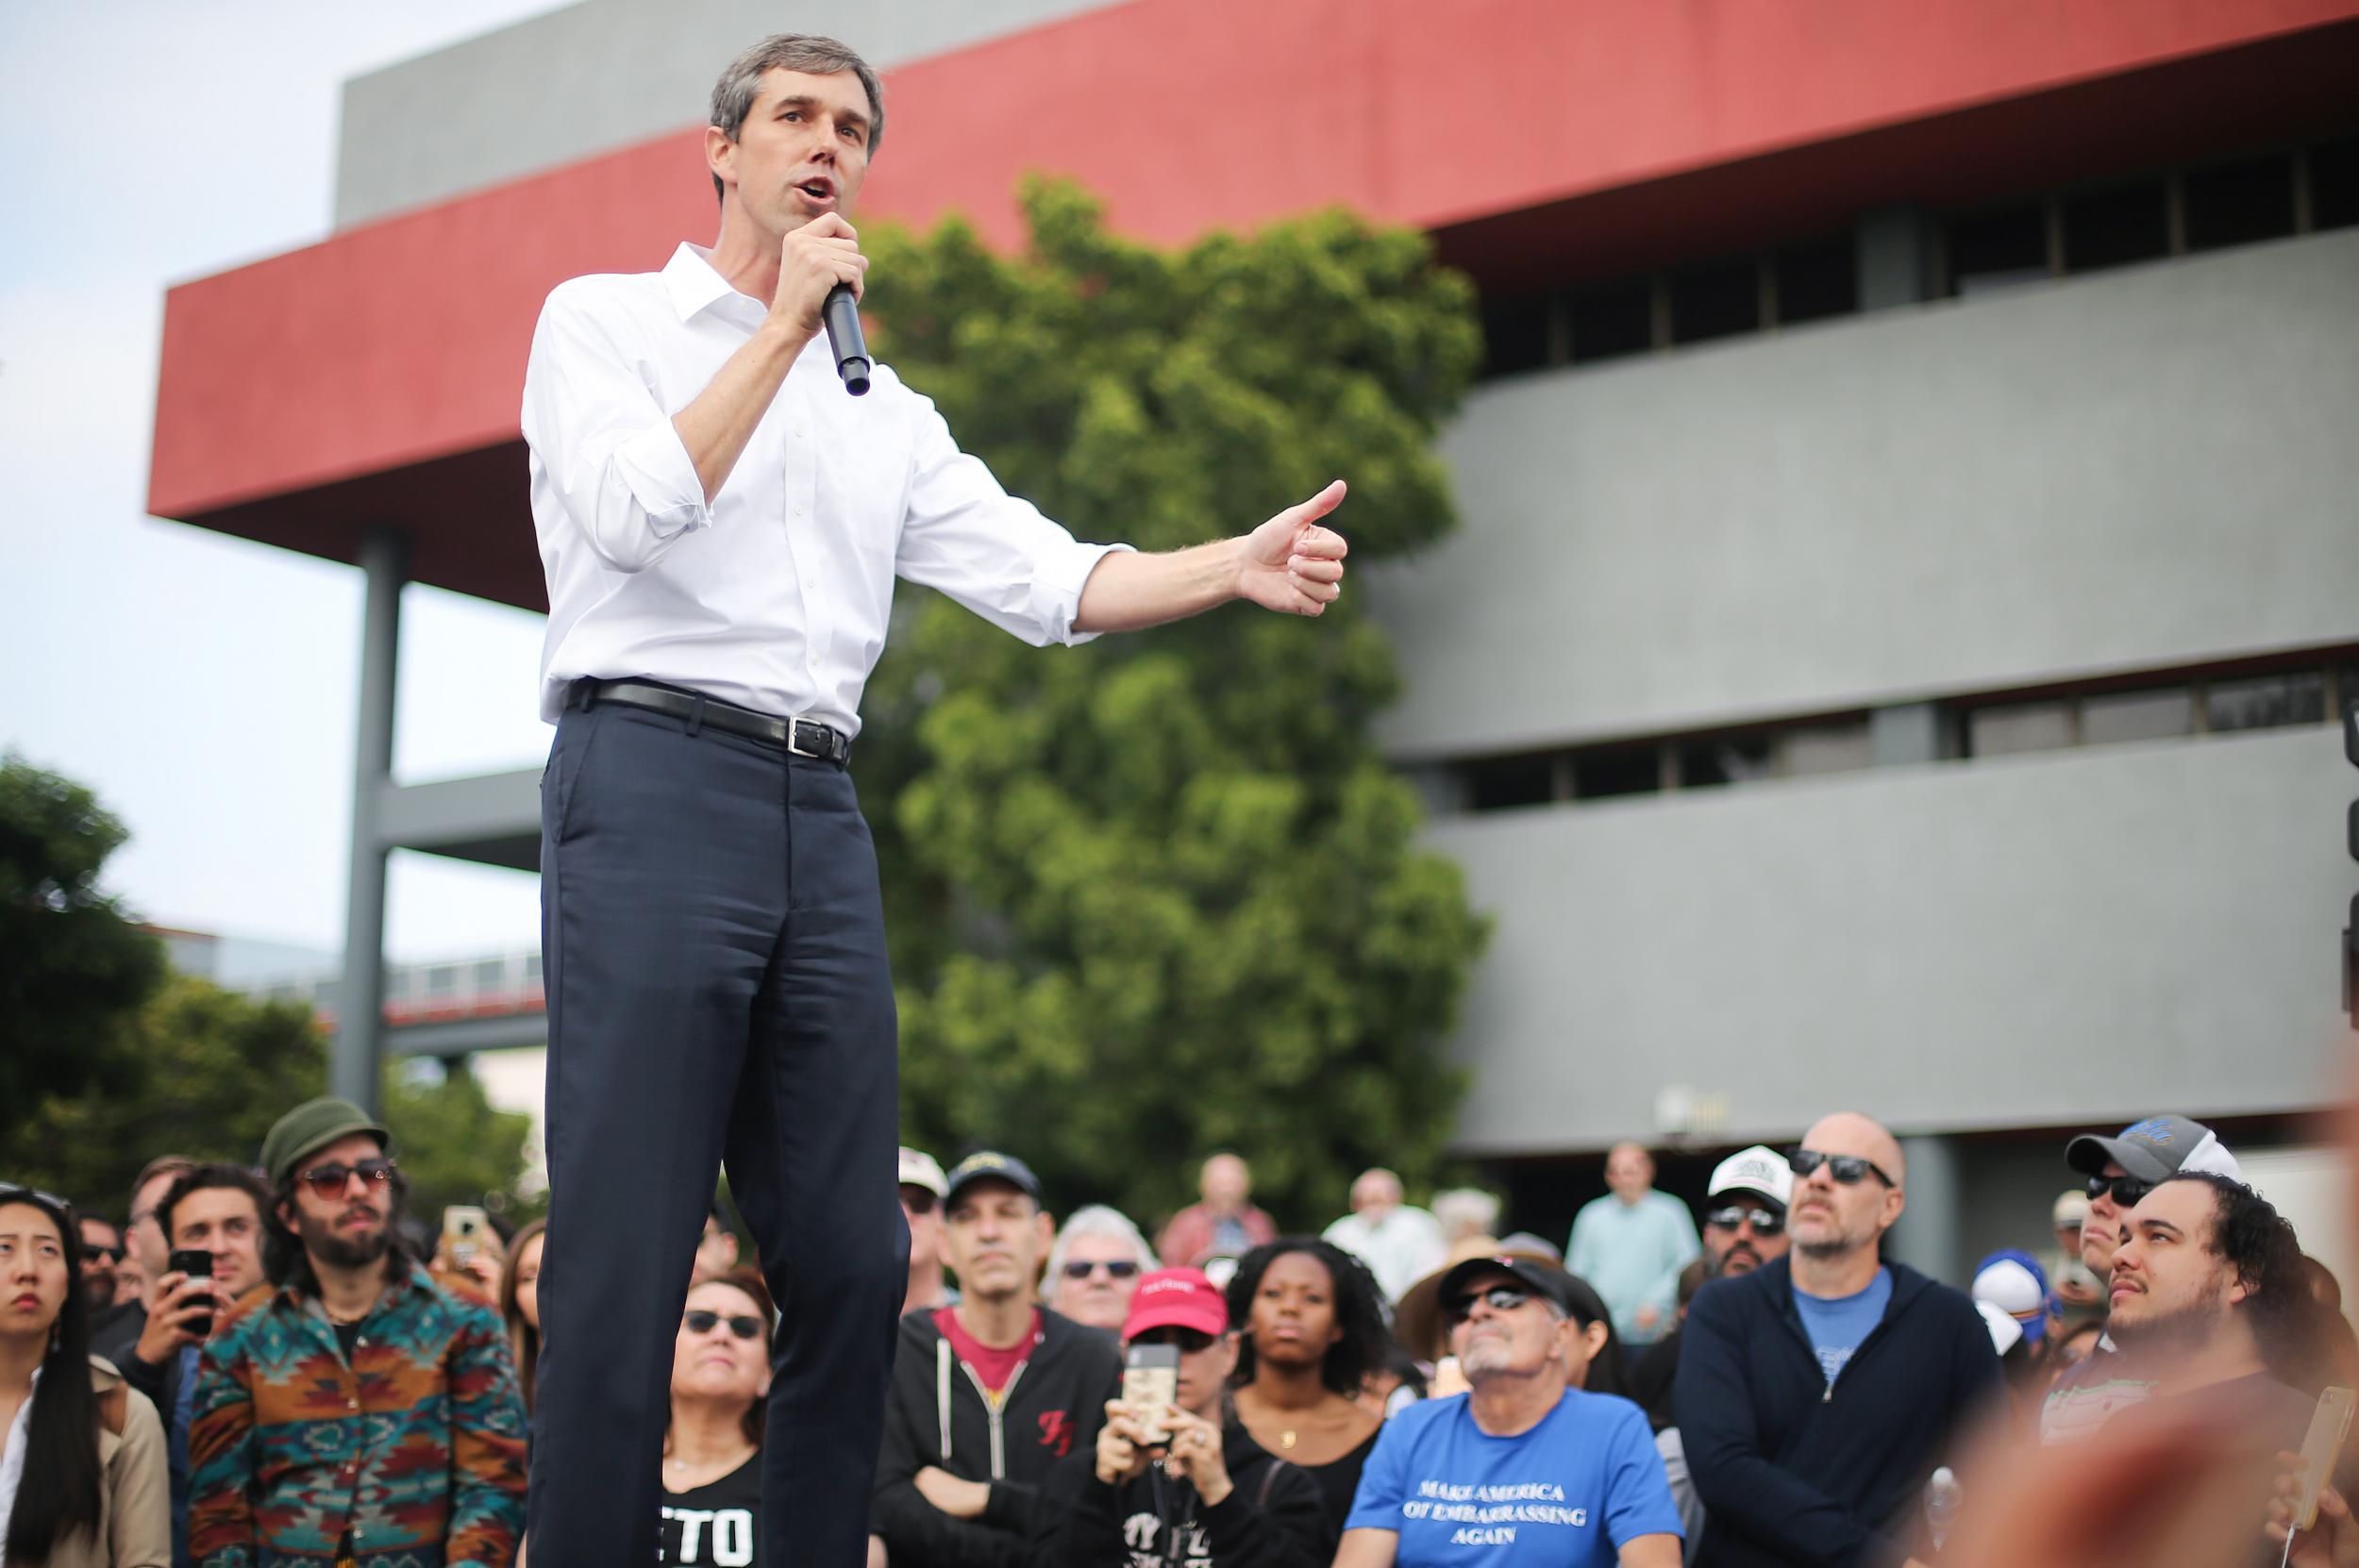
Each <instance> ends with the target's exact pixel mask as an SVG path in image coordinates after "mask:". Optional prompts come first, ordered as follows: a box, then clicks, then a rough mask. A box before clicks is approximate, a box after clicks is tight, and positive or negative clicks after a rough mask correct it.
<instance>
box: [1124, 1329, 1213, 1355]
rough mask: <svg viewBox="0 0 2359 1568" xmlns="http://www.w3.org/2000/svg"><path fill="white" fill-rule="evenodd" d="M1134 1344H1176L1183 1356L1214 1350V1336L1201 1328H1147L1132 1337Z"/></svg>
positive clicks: (1131, 1341)
mask: <svg viewBox="0 0 2359 1568" xmlns="http://www.w3.org/2000/svg"><path fill="white" fill-rule="evenodd" d="M1130 1343H1132V1344H1176V1345H1178V1346H1179V1347H1180V1354H1181V1355H1182V1356H1193V1355H1195V1354H1196V1353H1197V1352H1198V1351H1202V1350H1210V1349H1212V1348H1213V1336H1212V1335H1210V1334H1207V1333H1206V1332H1204V1330H1202V1329H1201V1328H1180V1327H1177V1326H1174V1327H1169V1328H1146V1329H1142V1330H1140V1331H1139V1332H1138V1333H1136V1334H1133V1335H1131V1336H1130Z"/></svg>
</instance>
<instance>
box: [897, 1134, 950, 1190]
mask: <svg viewBox="0 0 2359 1568" xmlns="http://www.w3.org/2000/svg"><path fill="white" fill-rule="evenodd" d="M900 1184H901V1185H902V1186H904V1187H923V1188H924V1189H926V1191H928V1192H929V1193H932V1194H933V1195H934V1196H936V1197H940V1196H942V1194H943V1193H945V1191H947V1190H948V1188H949V1186H950V1183H949V1181H948V1180H947V1179H946V1178H945V1176H943V1174H942V1163H941V1161H939V1160H937V1159H934V1157H933V1156H932V1155H929V1154H928V1153H927V1152H926V1151H925V1150H924V1149H912V1148H911V1147H910V1146H909V1145H908V1144H907V1143H904V1144H902V1145H901V1182H900Z"/></svg>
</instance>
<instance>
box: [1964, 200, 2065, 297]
mask: <svg viewBox="0 0 2359 1568" xmlns="http://www.w3.org/2000/svg"><path fill="white" fill-rule="evenodd" d="M1944 238H1945V239H1946V241H1947V242H1948V251H1949V289H1950V292H1952V293H1956V294H1960V295H1965V294H1975V293H1981V292H1983V291H1985V290H1989V289H2000V288H2007V287H2010V286H2012V285H2015V284H2017V283H2028V282H2032V281H2033V280H2034V279H2037V278H2044V277H2046V276H2047V275H2048V209H2047V206H2046V204H2044V203H2041V202H2026V203H2023V204H2022V205H2020V206H2016V207H2008V208H2000V209H1997V210H1995V211H1990V212H1977V213H1971V214H1968V215H1967V216H1965V217H1961V218H1956V219H1953V220H1951V222H1950V224H1949V230H1948V232H1947V234H1946V235H1945V236H1944Z"/></svg>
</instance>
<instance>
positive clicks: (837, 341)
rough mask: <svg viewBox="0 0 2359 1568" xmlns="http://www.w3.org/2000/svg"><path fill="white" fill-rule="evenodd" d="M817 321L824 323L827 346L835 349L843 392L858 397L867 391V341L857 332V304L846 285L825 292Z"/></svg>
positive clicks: (837, 372)
mask: <svg viewBox="0 0 2359 1568" xmlns="http://www.w3.org/2000/svg"><path fill="white" fill-rule="evenodd" d="M819 319H820V320H821V321H823V322H825V323H826V324H827V326H828V347H829V348H831V349H833V350H835V373H836V374H837V375H841V376H842V377H844V390H845V392H850V393H851V394H852V395H853V396H854V397H859V396H861V395H862V393H864V392H867V391H868V372H869V368H870V361H869V359H868V339H867V337H866V336H865V335H864V334H862V331H861V329H860V301H859V300H857V299H855V298H853V297H852V286H851V285H850V284H848V283H839V284H837V285H836V286H835V287H834V288H832V289H829V290H828V297H827V299H826V300H825V301H824V302H823V303H822V304H821V305H820V307H819Z"/></svg>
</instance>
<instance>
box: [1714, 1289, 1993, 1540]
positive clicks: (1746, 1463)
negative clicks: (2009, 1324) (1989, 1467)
mask: <svg viewBox="0 0 2359 1568" xmlns="http://www.w3.org/2000/svg"><path fill="white" fill-rule="evenodd" d="M1885 1267H1887V1268H1889V1269H1890V1270H1891V1271H1892V1300H1891V1301H1890V1302H1889V1303H1887V1304H1886V1306H1885V1308H1884V1315H1883V1318H1882V1321H1881V1322H1879V1323H1878V1324H1877V1325H1876V1326H1875V1327H1874V1328H1873V1329H1872V1330H1870V1331H1869V1333H1868V1335H1867V1337H1866V1338H1865V1340H1862V1341H1861V1342H1860V1344H1859V1348H1858V1349H1857V1350H1855V1351H1854V1352H1853V1353H1852V1355H1851V1359H1850V1360H1849V1363H1847V1364H1846V1365H1845V1366H1844V1368H1843V1373H1842V1376H1839V1377H1837V1378H1836V1379H1835V1381H1834V1384H1833V1386H1832V1387H1830V1386H1829V1385H1828V1383H1827V1377H1826V1374H1825V1372H1824V1371H1822V1370H1821V1369H1820V1366H1819V1363H1818V1353H1817V1352H1816V1351H1815V1350H1814V1349H1812V1348H1811V1343H1810V1335H1809V1333H1808V1331H1807V1330H1805V1329H1804V1328H1803V1326H1802V1315H1801V1313H1800V1311H1799V1310H1798V1309H1796V1307H1795V1305H1794V1272H1793V1265H1792V1260H1791V1259H1785V1258H1781V1259H1778V1260H1777V1261H1776V1262H1774V1263H1770V1264H1767V1265H1765V1266H1764V1267H1762V1268H1758V1269H1755V1270H1754V1271H1753V1272H1752V1273H1750V1274H1747V1275H1740V1276H1737V1277H1735V1278H1733V1279H1715V1280H1713V1281H1712V1282H1711V1283H1710V1284H1707V1285H1706V1286H1704V1288H1703V1289H1702V1290H1700V1291H1698V1292H1697V1293H1696V1299H1695V1301H1694V1303H1693V1304H1691V1305H1690V1306H1689V1307H1688V1309H1687V1322H1686V1325H1685V1326H1684V1327H1683V1328H1682V1329H1681V1334H1680V1357H1679V1374H1678V1377H1677V1381H1676V1384H1675V1389H1676V1402H1677V1404H1678V1408H1679V1426H1680V1435H1681V1442H1682V1443H1683V1444H1684V1446H1685V1448H1686V1451H1687V1468H1688V1471H1689V1473H1690V1474H1691V1475H1692V1476H1694V1478H1695V1482H1696V1491H1697V1493H1698V1494H1699V1495H1700V1496H1701V1497H1702V1498H1703V1503H1704V1508H1705V1510H1707V1512H1708V1514H1709V1523H1708V1524H1706V1526H1704V1538H1703V1541H1702V1543H1701V1548H1700V1550H1698V1552H1697V1553H1696V1554H1695V1556H1694V1559H1693V1560H1694V1561H1695V1562H1696V1563H1698V1565H1700V1568H1756V1565H1759V1568H1768V1565H1771V1564H1800V1563H1809V1564H1814V1565H1825V1568H1850V1565H1852V1564H1854V1563H1860V1562H1867V1563H1884V1562H1895V1563H1897V1562H1899V1560H1901V1559H1902V1558H1904V1557H1906V1556H1907V1555H1908V1554H1909V1552H1910V1550H1911V1548H1912V1547H1913V1546H1914V1545H1915V1544H1916V1540H1917V1535H1918V1530H1919V1526H1920V1525H1921V1522H1922V1520H1923V1518H1924V1495H1925V1482H1926V1478H1927V1477H1928V1476H1931V1475H1932V1471H1933V1467H1934V1466H1935V1465H1937V1464H1940V1463H1942V1462H1943V1461H1944V1460H1945V1459H1947V1458H1948V1457H1949V1454H1950V1453H1951V1452H1952V1451H1953V1450H1952V1446H1951V1441H1952V1436H1953V1434H1954V1432H1955V1431H1956V1428H1957V1427H1958V1426H1959V1425H1960V1423H1961V1422H1966V1421H1970V1420H1971V1419H1972V1418H1973V1417H1975V1416H1977V1415H1980V1414H1981V1413H1982V1412H1983V1410H1986V1409H1990V1408H1993V1407H1995V1406H1997V1404H1998V1403H1999V1399H2000V1397H2001V1395H2002V1393H2003V1392H2004V1390H2003V1385H2002V1384H2001V1383H2000V1381H1999V1354H1998V1352H1997V1351H1995V1350H1993V1349H1992V1348H1991V1343H1990V1330H1989V1328H1988V1327H1986V1326H1984V1325H1983V1319H1982V1314H1981V1313H1980V1312H1978V1311H1976V1310H1975V1309H1974V1303H1973V1302H1972V1301H1971V1300H1969V1299H1968V1298H1967V1297H1966V1293H1965V1292H1963V1291H1957V1290H1952V1289H1951V1288H1950V1287H1949V1286H1947V1285H1943V1284H1939V1283H1937V1282H1935V1281H1933V1280H1931V1279H1928V1278H1926V1277H1925V1276H1923V1275H1921V1274H1918V1273H1917V1272H1916V1270H1914V1269H1911V1268H1908V1267H1905V1266H1904V1265H1902V1264H1899V1263H1887V1264H1885Z"/></svg>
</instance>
